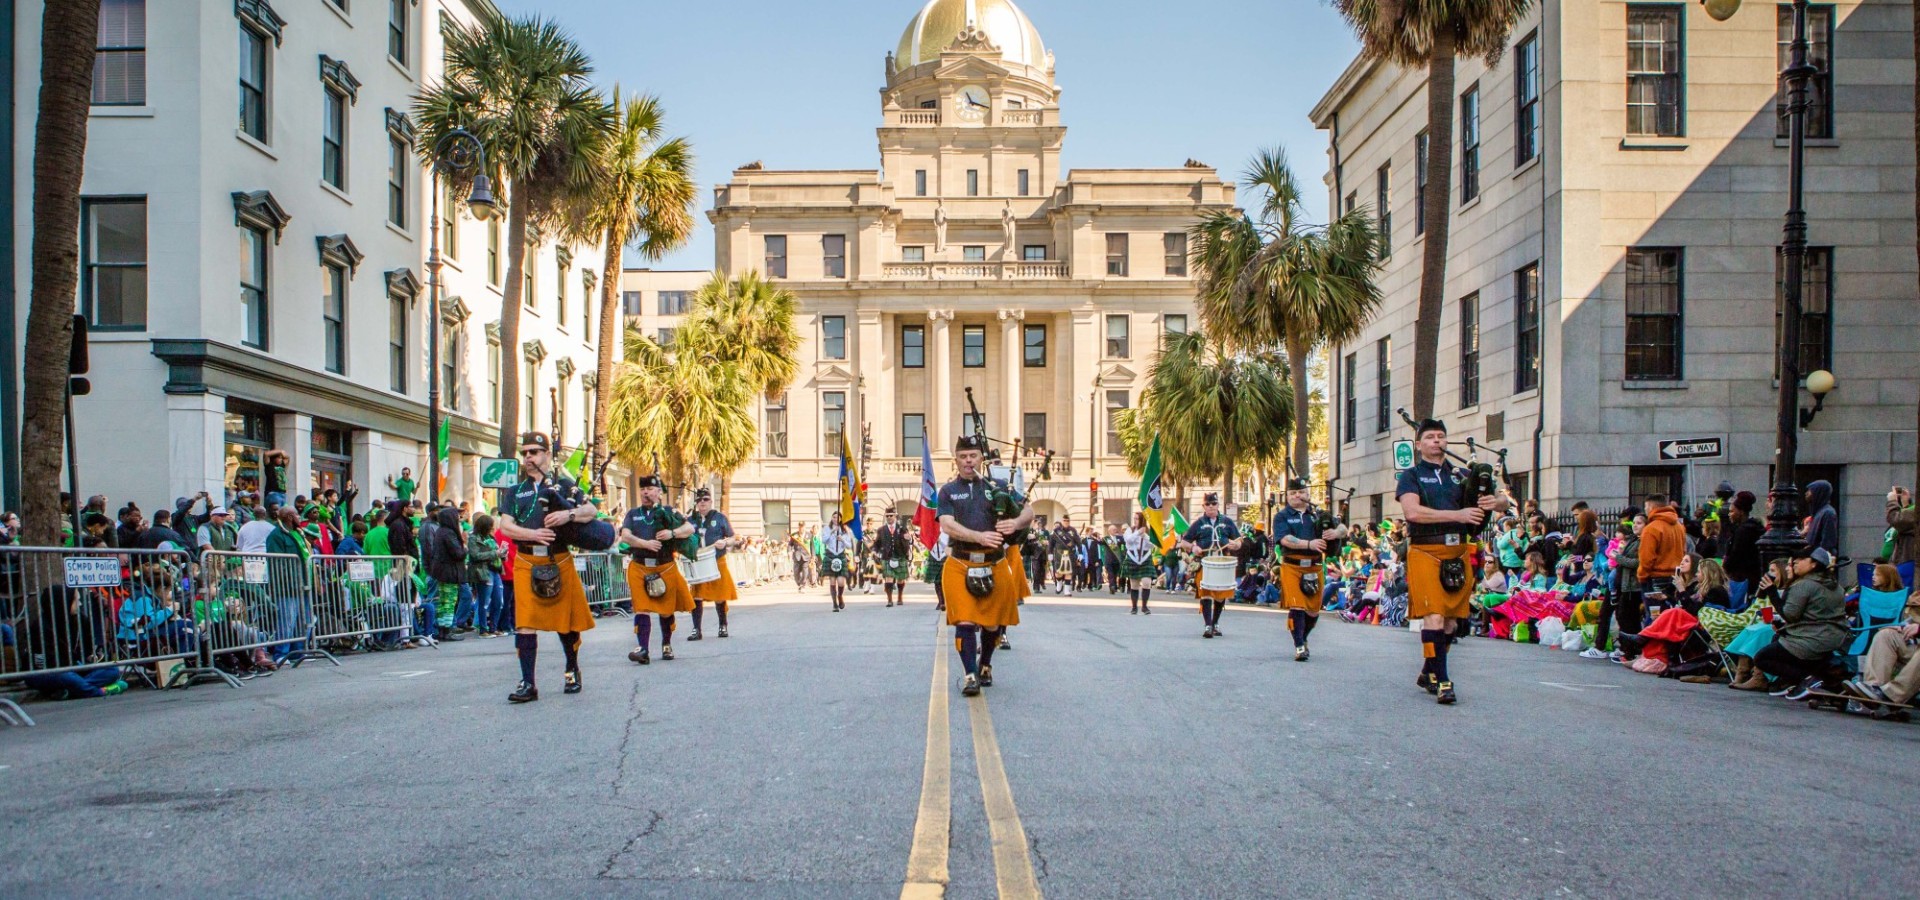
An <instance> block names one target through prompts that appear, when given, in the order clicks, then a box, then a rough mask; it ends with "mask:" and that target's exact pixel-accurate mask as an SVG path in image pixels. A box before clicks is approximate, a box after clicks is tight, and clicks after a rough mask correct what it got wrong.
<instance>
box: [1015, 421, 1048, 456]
mask: <svg viewBox="0 0 1920 900" xmlns="http://www.w3.org/2000/svg"><path fill="white" fill-rule="evenodd" d="M1020 446H1022V447H1025V448H1027V449H1029V450H1037V449H1041V448H1044V447H1046V446H1047V414H1046V413H1026V414H1024V415H1022V416H1021V417H1020Z"/></svg>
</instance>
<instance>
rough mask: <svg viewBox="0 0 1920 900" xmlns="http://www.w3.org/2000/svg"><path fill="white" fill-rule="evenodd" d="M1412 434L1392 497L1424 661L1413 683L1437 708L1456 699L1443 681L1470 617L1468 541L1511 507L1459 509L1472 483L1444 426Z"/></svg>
mask: <svg viewBox="0 0 1920 900" xmlns="http://www.w3.org/2000/svg"><path fill="white" fill-rule="evenodd" d="M1414 432H1415V440H1414V448H1415V449H1416V450H1417V451H1418V452H1419V454H1420V458H1419V459H1416V460H1414V463H1413V466H1412V467H1411V468H1408V469H1403V470H1402V471H1401V472H1400V480H1399V483H1398V484H1397V485H1396V486H1395V487H1394V489H1393V493H1394V496H1395V497H1396V498H1398V499H1399V501H1400V508H1401V509H1402V510H1404V511H1405V513H1406V517H1407V534H1408V541H1407V618H1408V619H1410V620H1411V619H1419V620H1420V652H1421V655H1422V656H1424V657H1425V662H1424V664H1423V665H1422V666H1421V669H1420V678H1419V679H1418V680H1417V681H1416V682H1415V683H1416V684H1418V685H1419V686H1420V687H1421V688H1423V689H1425V690H1426V691H1427V693H1430V694H1433V695H1434V697H1435V699H1436V700H1438V701H1439V702H1440V703H1441V704H1451V703H1453V702H1454V701H1455V700H1456V699H1457V698H1456V697H1455V695H1454V692H1453V680H1452V678H1451V677H1449V676H1448V674H1447V646H1448V644H1450V643H1452V641H1453V634H1452V628H1453V626H1454V624H1455V623H1458V622H1462V621H1464V620H1465V619H1466V618H1467V617H1468V616H1469V615H1470V614H1471V613H1472V610H1471V609H1470V608H1469V607H1468V600H1469V599H1470V598H1471V597H1472V596H1473V584H1474V579H1473V566H1472V565H1470V564H1469V563H1470V561H1471V559H1472V557H1473V551H1474V543H1473V536H1474V535H1475V534H1478V533H1479V532H1480V526H1481V523H1483V522H1485V521H1486V520H1487V514H1488V513H1489V512H1505V511H1506V509H1507V507H1508V506H1509V505H1511V504H1510V502H1509V501H1508V500H1507V498H1506V497H1504V496H1485V497H1480V498H1478V500H1477V501H1476V502H1475V503H1474V504H1473V505H1471V506H1469V505H1467V504H1464V503H1462V502H1461V500H1462V497H1461V494H1462V493H1463V491H1464V488H1465V485H1466V483H1467V482H1468V481H1469V479H1470V478H1471V477H1472V476H1471V474H1470V473H1469V472H1467V471H1466V470H1465V469H1462V468H1460V467H1458V466H1455V465H1453V464H1452V463H1449V462H1448V461H1447V426H1446V425H1445V424H1444V423H1442V422H1441V421H1440V420H1439V419H1423V420H1421V422H1420V425H1419V427H1418V428H1416V429H1414Z"/></svg>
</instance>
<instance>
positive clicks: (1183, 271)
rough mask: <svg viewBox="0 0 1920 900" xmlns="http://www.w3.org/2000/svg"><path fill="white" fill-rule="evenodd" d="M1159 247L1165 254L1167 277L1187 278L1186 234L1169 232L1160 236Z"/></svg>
mask: <svg viewBox="0 0 1920 900" xmlns="http://www.w3.org/2000/svg"><path fill="white" fill-rule="evenodd" d="M1160 246H1161V249H1162V250H1164V251H1165V253H1166V271H1167V277H1168V278H1185V277H1187V233H1186V232H1184V231H1169V232H1167V233H1166V234H1164V235H1161V236H1160Z"/></svg>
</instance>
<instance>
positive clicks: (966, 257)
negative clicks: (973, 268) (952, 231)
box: [960, 244, 987, 262]
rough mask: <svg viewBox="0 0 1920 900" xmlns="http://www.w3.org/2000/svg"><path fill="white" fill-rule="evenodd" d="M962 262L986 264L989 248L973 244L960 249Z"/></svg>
mask: <svg viewBox="0 0 1920 900" xmlns="http://www.w3.org/2000/svg"><path fill="white" fill-rule="evenodd" d="M960 261H961V262H986V261H987V248H986V246H985V245H983V244H973V245H970V246H966V247H961V248H960Z"/></svg>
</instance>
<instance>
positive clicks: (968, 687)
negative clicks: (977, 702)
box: [960, 675, 980, 697]
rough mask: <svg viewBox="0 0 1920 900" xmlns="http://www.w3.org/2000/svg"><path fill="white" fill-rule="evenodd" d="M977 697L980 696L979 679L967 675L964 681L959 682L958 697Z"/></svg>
mask: <svg viewBox="0 0 1920 900" xmlns="http://www.w3.org/2000/svg"><path fill="white" fill-rule="evenodd" d="M979 695H980V679H979V678H978V677H975V676H973V675H968V676H967V677H966V678H965V679H963V680H962V681H961V682H960V696H962V697H977V696H979Z"/></svg>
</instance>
